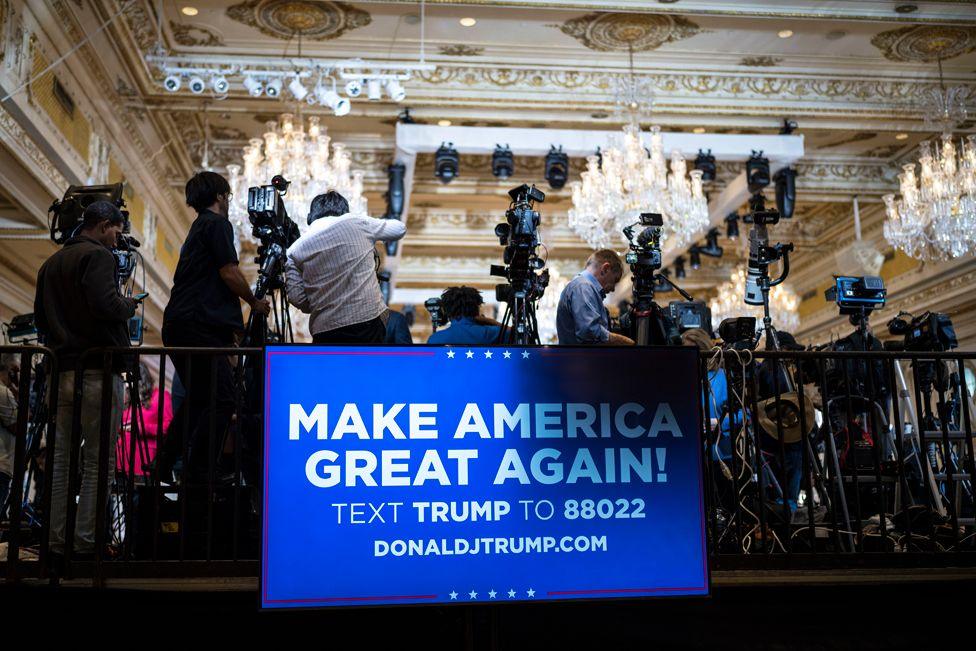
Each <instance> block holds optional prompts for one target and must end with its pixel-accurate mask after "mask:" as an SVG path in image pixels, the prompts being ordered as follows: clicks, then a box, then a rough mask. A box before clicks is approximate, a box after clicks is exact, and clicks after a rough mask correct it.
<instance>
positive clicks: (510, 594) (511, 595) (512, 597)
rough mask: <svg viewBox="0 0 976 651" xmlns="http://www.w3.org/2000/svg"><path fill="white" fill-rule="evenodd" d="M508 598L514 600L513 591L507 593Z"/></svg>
mask: <svg viewBox="0 0 976 651" xmlns="http://www.w3.org/2000/svg"><path fill="white" fill-rule="evenodd" d="M508 598H509V599H514V598H515V590H509V591H508Z"/></svg>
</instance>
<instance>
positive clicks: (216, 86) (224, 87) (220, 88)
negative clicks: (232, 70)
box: [210, 75, 230, 95]
mask: <svg viewBox="0 0 976 651" xmlns="http://www.w3.org/2000/svg"><path fill="white" fill-rule="evenodd" d="M210 86H211V88H213V90H214V92H215V93H217V94H218V95H226V94H227V91H228V90H230V82H229V81H227V77H225V76H223V75H217V76H216V77H213V78H212V79H211V80H210Z"/></svg>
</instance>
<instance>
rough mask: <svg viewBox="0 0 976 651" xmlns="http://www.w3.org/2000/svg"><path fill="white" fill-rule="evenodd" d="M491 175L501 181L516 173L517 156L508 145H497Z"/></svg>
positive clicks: (492, 156)
mask: <svg viewBox="0 0 976 651" xmlns="http://www.w3.org/2000/svg"><path fill="white" fill-rule="evenodd" d="M491 173H492V174H493V175H494V176H495V177H496V178H499V179H507V178H508V177H510V176H511V175H512V174H514V173H515V156H514V155H512V150H511V148H510V147H509V146H508V145H505V146H504V147H502V146H501V145H495V151H494V153H492V155H491Z"/></svg>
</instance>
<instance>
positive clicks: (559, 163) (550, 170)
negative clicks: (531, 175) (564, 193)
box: [545, 145, 569, 190]
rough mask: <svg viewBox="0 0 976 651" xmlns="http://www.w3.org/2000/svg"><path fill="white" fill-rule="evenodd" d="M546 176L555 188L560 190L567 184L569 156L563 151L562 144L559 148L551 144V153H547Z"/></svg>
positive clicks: (551, 186)
mask: <svg viewBox="0 0 976 651" xmlns="http://www.w3.org/2000/svg"><path fill="white" fill-rule="evenodd" d="M545 178H546V181H548V182H549V187H550V188H552V189H553V190H559V189H560V188H562V187H563V186H564V185H566V181H567V179H569V156H567V155H566V154H565V153H563V148H562V145H560V146H559V148H558V149H557V148H556V146H555V145H550V147H549V153H548V154H546V174H545Z"/></svg>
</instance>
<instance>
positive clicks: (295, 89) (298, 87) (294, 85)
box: [288, 75, 308, 102]
mask: <svg viewBox="0 0 976 651" xmlns="http://www.w3.org/2000/svg"><path fill="white" fill-rule="evenodd" d="M288 92H290V93H291V95H292V97H294V98H295V99H297V100H298V101H299V102H300V101H302V100H303V99H305V96H306V95H308V89H307V88H305V86H304V85H303V84H302V80H301V78H299V77H298V75H295V76H294V77H292V80H291V81H289V82H288Z"/></svg>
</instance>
